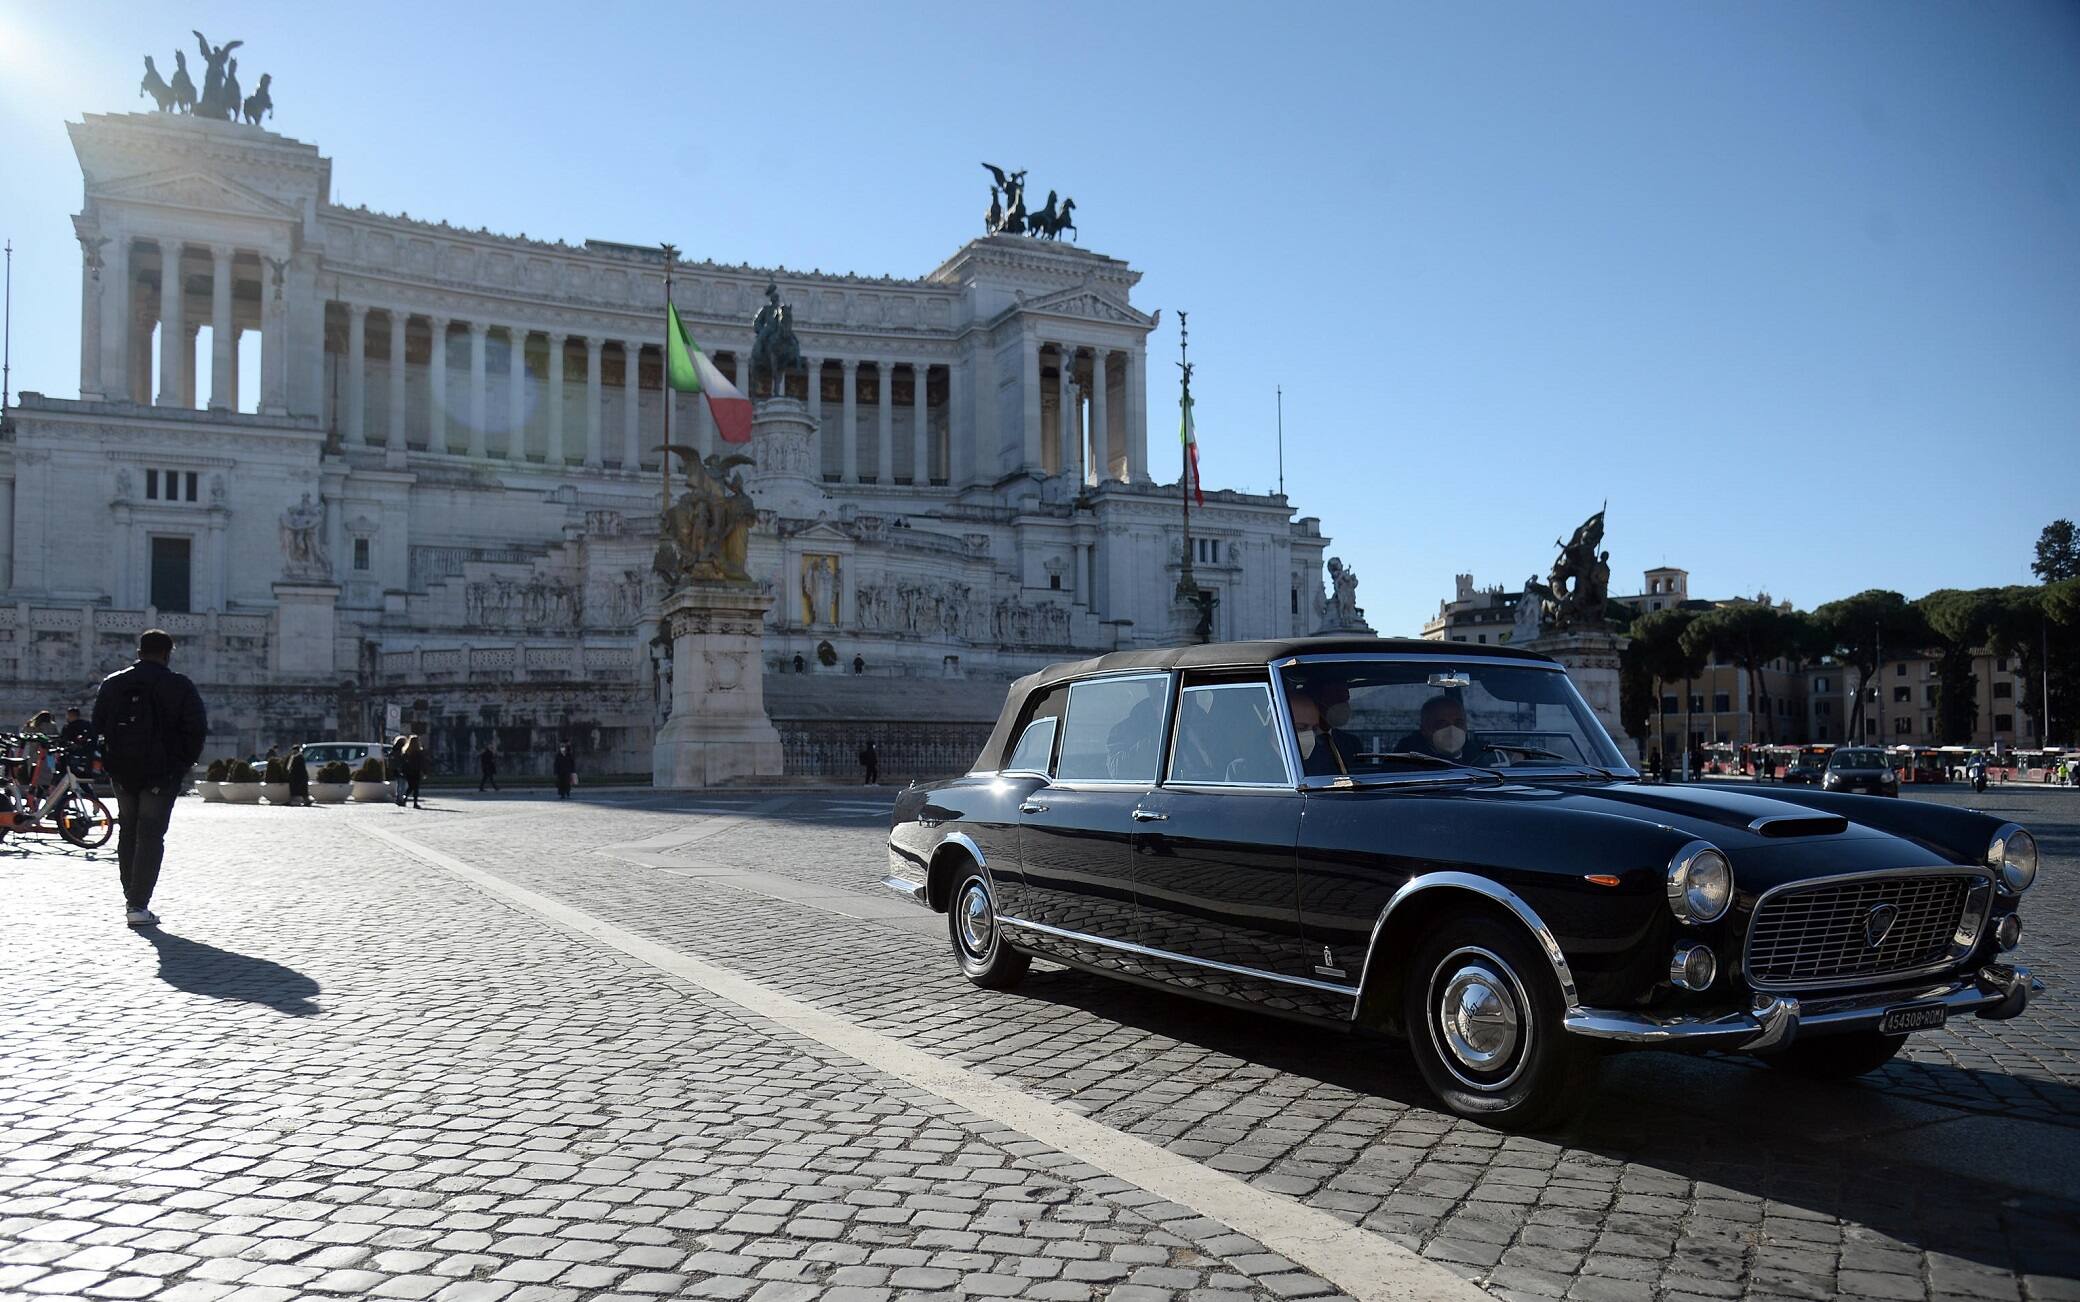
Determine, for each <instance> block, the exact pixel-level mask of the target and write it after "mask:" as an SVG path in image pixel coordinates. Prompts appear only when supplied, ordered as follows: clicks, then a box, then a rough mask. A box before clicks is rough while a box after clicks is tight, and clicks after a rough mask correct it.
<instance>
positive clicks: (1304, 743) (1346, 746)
mask: <svg viewBox="0 0 2080 1302" xmlns="http://www.w3.org/2000/svg"><path fill="white" fill-rule="evenodd" d="M1286 704H1287V705H1288V707H1290V708H1291V710H1292V712H1293V740H1294V741H1295V742H1297V743H1299V746H1300V770H1301V772H1303V773H1304V774H1306V775H1307V776H1308V777H1311V778H1325V777H1337V776H1339V775H1347V774H1349V772H1350V763H1351V760H1352V758H1353V757H1355V756H1356V755H1357V754H1358V752H1359V751H1360V750H1361V749H1362V747H1360V746H1359V745H1358V739H1357V738H1356V737H1353V736H1352V735H1351V734H1349V733H1347V732H1343V731H1341V730H1340V729H1338V728H1337V727H1336V726H1335V722H1334V721H1337V720H1339V719H1341V720H1348V719H1349V718H1350V714H1351V693H1350V689H1349V688H1348V687H1345V686H1344V685H1343V684H1342V683H1338V682H1328V683H1317V684H1314V685H1313V686H1311V687H1308V688H1305V689H1302V688H1299V687H1288V689H1287V691H1286Z"/></svg>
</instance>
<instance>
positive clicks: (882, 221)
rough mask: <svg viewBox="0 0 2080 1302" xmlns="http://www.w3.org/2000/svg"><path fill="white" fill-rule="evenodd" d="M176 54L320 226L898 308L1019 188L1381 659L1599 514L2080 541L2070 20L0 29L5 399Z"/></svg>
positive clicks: (683, 7)
mask: <svg viewBox="0 0 2080 1302" xmlns="http://www.w3.org/2000/svg"><path fill="white" fill-rule="evenodd" d="M776 14H783V15H784V17H783V18H781V19H779V20H777V21H775V20H773V19H772V18H770V17H769V16H771V15H776ZM195 26H200V27H201V28H202V29H203V30H204V31H205V32H206V33H208V35H209V36H210V38H211V39H212V40H213V41H218V42H221V41H224V40H229V39H234V38H240V39H243V40H244V41H245V42H246V45H245V47H244V49H242V50H241V51H240V56H241V58H240V63H241V67H240V71H241V73H242V75H243V79H244V81H245V82H246V84H247V85H248V86H250V85H252V84H253V83H254V82H256V81H257V80H258V77H259V74H260V73H262V72H271V73H273V74H274V79H275V86H274V98H275V102H276V104H277V105H278V113H279V118H278V120H277V121H276V122H275V123H274V125H275V126H276V127H277V128H278V129H279V130H281V131H283V132H285V133H287V134H289V135H293V136H295V137H298V138H300V139H303V140H308V141H312V142H315V143H316V144H318V145H319V146H320V147H321V148H323V149H324V150H325V152H326V153H327V154H329V155H330V156H331V157H332V158H333V159H334V160H335V169H334V174H333V176H334V185H335V195H334V197H335V198H336V199H338V200H342V201H344V202H347V203H366V204H368V205H369V206H371V207H374V208H377V209H381V210H385V211H391V212H396V211H400V210H402V211H408V212H410V213H412V214H414V215H421V216H429V217H435V218H445V219H447V220H449V221H453V222H456V223H458V224H467V225H471V226H477V225H488V226H490V227H492V228H493V229H494V230H500V231H506V232H521V231H524V232H527V233H528V234H531V235H535V236H552V237H557V238H563V239H570V240H582V239H585V238H587V237H601V238H608V239H618V240H625V241H631V242H638V243H643V242H650V241H656V240H665V239H669V240H672V241H674V242H676V243H678V244H679V245H680V246H682V247H683V248H685V249H686V250H688V252H689V253H690V254H691V255H692V256H695V257H708V258H713V259H716V260H720V261H727V262H738V261H745V262H751V263H754V264H766V263H785V264H788V265H792V266H802V267H822V268H824V269H843V270H850V271H858V272H864V273H869V274H880V273H883V272H888V273H894V274H902V275H918V274H922V273H923V272H925V271H927V270H929V269H930V268H931V267H933V266H934V265H936V264H937V263H938V262H939V261H940V260H941V259H942V258H944V257H945V256H946V255H947V254H948V253H950V252H951V251H952V250H953V249H954V248H955V247H957V246H958V245H959V243H960V242H961V241H962V240H965V239H967V238H968V237H970V236H971V235H974V234H977V233H978V232H979V230H980V223H981V215H982V210H983V208H984V207H985V206H986V205H987V201H988V194H987V178H986V175H985V173H984V172H983V171H982V169H981V168H980V167H979V166H977V162H978V160H981V159H989V160H990V161H992V162H1000V163H1005V164H1009V165H1013V166H1021V167H1026V168H1029V169H1030V170H1031V182H1032V184H1033V185H1035V186H1037V187H1038V188H1039V190H1040V191H1041V192H1042V193H1044V192H1045V191H1046V190H1047V189H1049V188H1055V189H1059V190H1062V191H1063V192H1064V193H1067V194H1071V195H1073V196H1075V198H1076V201H1077V216H1078V218H1079V219H1080V223H1081V226H1082V232H1083V240H1084V242H1085V244H1086V245H1088V246H1089V247H1092V248H1095V249H1098V250H1100V251H1103V252H1106V253H1110V254H1114V255H1117V256H1120V257H1124V258H1126V259H1128V260H1130V261H1131V262H1132V263H1133V264H1134V265H1135V266H1137V267H1140V268H1141V269H1143V270H1144V271H1145V272H1146V273H1147V278H1146V279H1145V280H1144V281H1143V282H1142V284H1141V287H1140V291H1139V293H1138V301H1139V302H1140V303H1141V304H1142V305H1143V306H1145V307H1150V308H1154V307H1161V308H1163V309H1164V313H1163V328H1162V329H1161V330H1160V331H1159V332H1158V333H1157V334H1156V336H1155V337H1154V338H1153V339H1152V340H1151V353H1152V356H1153V357H1155V358H1157V359H1160V360H1161V361H1163V362H1164V363H1167V362H1168V360H1169V359H1171V358H1173V357H1174V356H1175V355H1176V346H1177V332H1176V319H1177V309H1179V308H1184V309H1187V310H1188V311H1190V312H1191V314H1192V348H1193V352H1192V355H1193V359H1194V361H1196V362H1197V363H1198V373H1197V385H1196V389H1195V391H1196V393H1197V395H1198V398H1199V405H1198V410H1199V417H1200V419H1199V425H1200V438H1201V442H1202V456H1203V461H1204V465H1205V468H1206V474H1207V479H1208V482H1209V483H1211V484H1214V485H1217V486H1222V485H1224V486H1233V487H1246V488H1252V489H1257V490H1263V489H1266V488H1268V487H1270V486H1271V485H1272V483H1273V482H1274V480H1275V479H1276V475H1277V470H1276V458H1275V450H1274V442H1273V418H1274V407H1273V396H1272V393H1273V385H1275V384H1283V385H1284V386H1285V391H1286V404H1285V406H1286V411H1285V415H1286V422H1285V423H1286V480H1287V487H1288V491H1289V492H1290V493H1291V495H1292V498H1293V500H1294V501H1295V502H1296V503H1297V504H1299V506H1300V507H1301V508H1302V509H1303V510H1304V511H1305V512H1307V513H1309V514H1315V515H1319V516H1320V517H1321V519H1322V527H1323V529H1324V530H1325V531H1326V532H1328V533H1329V534H1331V535H1333V536H1334V539H1335V543H1334V546H1333V547H1332V549H1331V550H1332V552H1334V553H1335V554H1338V555H1341V556H1343V557H1345V558H1346V559H1347V560H1349V561H1350V562H1351V563H1352V564H1353V565H1354V566H1355V567H1356V568H1357V570H1358V573H1359V575H1360V577H1361V585H1360V590H1359V597H1360V600H1361V602H1362V604H1363V605H1365V607H1366V608H1367V610H1368V612H1369V613H1370V615H1371V617H1372V620H1373V623H1374V624H1375V625H1377V626H1378V627H1380V628H1381V630H1382V631H1388V632H1406V631H1413V630H1414V629H1415V627H1416V626H1417V625H1418V624H1420V622H1421V621H1422V619H1423V618H1424V617H1425V616H1426V615H1427V614H1428V613H1430V612H1431V611H1432V610H1433V609H1434V608H1435V605H1436V602H1437V601H1438V599H1439V598H1440V597H1442V596H1444V595H1446V594H1448V593H1449V591H1450V589H1451V585H1452V575H1453V574H1454V572H1456V571H1461V570H1470V571H1472V572H1473V573H1474V574H1475V575H1476V576H1478V578H1479V579H1480V581H1481V582H1482V583H1489V582H1497V581H1507V582H1510V583H1517V582H1521V581H1522V579H1523V578H1524V576H1526V575H1527V574H1530V573H1532V572H1533V571H1534V570H1536V571H1540V572H1543V570H1544V569H1545V567H1546V566H1547V565H1548V564H1549V563H1550V562H1551V559H1552V550H1553V549H1552V544H1553V540H1554V539H1555V538H1556V537H1558V536H1561V535H1563V534H1564V533H1565V532H1566V531H1567V530H1569V529H1571V528H1572V527H1573V526H1574V525H1575V524H1576V523H1577V522H1578V521H1580V520H1581V519H1582V518H1583V517H1584V516H1586V515H1587V514H1588V513H1589V512H1591V511H1593V510H1595V509H1596V507H1597V505H1598V503H1600V502H1601V501H1602V500H1603V499H1605V498H1606V497H1607V498H1609V499H1610V522H1609V528H1610V532H1609V546H1610V548H1611V551H1612V566H1613V568H1614V570H1615V571H1616V576H1617V577H1616V582H1617V585H1618V586H1619V587H1620V588H1621V589H1623V588H1629V587H1630V586H1631V585H1632V583H1633V582H1634V581H1635V576H1636V574H1637V572H1638V571H1639V570H1640V569H1641V568H1643V567H1645V566H1650V565H1655V564H1659V563H1663V562H1666V563H1669V564H1676V565H1683V566H1685V567H1687V568H1688V569H1690V571H1691V572H1692V576H1693V578H1692V590H1693V592H1697V593H1700V594H1707V595H1723V594H1728V593H1732V592H1749V593H1752V592H1754V591H1755V590H1757V589H1758V588H1767V589H1768V590H1769V591H1770V592H1772V593H1773V594H1775V595H1777V596H1779V597H1789V598H1791V599H1792V600H1794V601H1796V602H1798V603H1799V604H1800V605H1809V604H1812V603H1816V602H1819V601H1824V600H1827V599H1829V598H1832V597H1835V596H1839V595H1843V594H1845V593H1847V592H1850V591H1854V590H1857V589H1860V588H1864V587H1868V586H1872V585H1884V586H1889V587H1895V588H1899V589H1901V590H1903V591H1905V592H1907V593H1908V594H1909V595H1916V594H1919V593H1921V592H1923V591H1926V590H1928V589H1930V588H1935V587H1943V586H1952V585H1978V584H1992V583H2007V582H2023V581H2027V580H2028V573H2027V568H2026V566H2027V562H2028V558H2029V555H2030V549H2031V544H2032V542H2033V540H2034V538H2035V536H2036V533H2037V530H2038V529H2039V528H2040V527H2041V526H2042V525H2043V524H2044V523H2045V522H2046V521H2048V520H2050V519H2051V518H2053V517H2054V516H2059V515H2066V516H2080V6H2075V5H2072V4H2066V3H2045V4H1977V5H1965V4H1945V3H1919V4H1901V3H1894V2H1893V0H1875V2H1872V3H1829V4H1822V5H1814V4H1803V3H1748V2H1745V0H1744V2H1742V3H1694V4H1682V5H1653V4H1639V3H1635V4H1575V5H1547V4H1534V3H1522V4H1510V5H1491V4H1465V3H1451V4H1444V3H1439V4H1435V5H1424V6H1409V5H1396V6H1391V7H1388V6H1380V5H1363V6H1357V5H1353V6H1349V7H1339V8H1331V7H1327V6H1313V5H1286V6H1267V5H1253V6H1248V7H1242V6H1222V5H1207V4H1190V5H1186V4H1174V5H1157V4H1139V3H1136V4H1120V3H1117V2H1116V0H1112V2H1108V3H1081V2H1078V0H1067V2H1064V0H1055V2H1052V3H1047V4H1020V5H976V4H952V3H948V4H921V3H920V4H888V5H862V4H857V3H844V4H837V3H790V4H787V5H784V6H773V5H764V4H709V3H702V4H680V5H657V4H644V5H617V4H611V3H607V4H593V5H587V6H578V7H575V8H574V7H572V6H570V5H554V6H551V5H543V4H533V3H526V2H525V0H516V2H515V3H508V4H500V5H495V6H493V5H483V6H478V5H461V4H453V5H450V4H430V3H423V2H422V3H417V4H411V5H392V4H388V3H381V2H378V0H365V2H364V3H359V4H356V5H354V6H352V7H351V9H350V10H347V11H342V10H340V9H338V8H337V7H336V6H314V5H293V4H285V3H279V2H277V3H269V4H243V5H233V4H213V3H191V4H187V5H183V6H180V7H178V8H168V7H166V6H164V5H159V4H136V5H114V4H95V3H74V4H68V5H64V6H60V5H57V4H55V3H36V4H24V3H20V2H19V0H0V167H4V169H5V179H4V181H0V234H5V235H7V236H10V237H11V238H12V239H13V240H14V244H15V249H16V253H15V314H14V321H15V339H14V379H15V386H16V388H17V389H20V388H30V389H40V390H42V391H45V392H47V393H52V394H57V395H64V396H70V395H72V394H74V393H75V392H76V391H77V384H78V370H77V365H78V364H77V359H76V351H77V343H76V340H77V337H78V334H77V332H78V312H79V299H78V295H79V252H78V247H77V245H76V244H75V243H74V241H73V239H72V237H71V233H70V228H69V226H68V221H67V219H68V215H69V214H70V213H72V212H73V211H75V210H76V209H77V207H78V205H79V201H80V185H79V173H78V168H77V164H76V162H75V161H74V159H73V156H72V152H71V149H70V146H69V143H68V141H67V139H66V137H65V134H64V131H63V127H62V122H63V121H64V120H65V119H68V118H70V119H77V118H78V117H79V115H80V113H81V112H82V111H88V110H92V111H107V110H124V109H134V108H138V107H140V101H139V100H138V99H137V98H136V86H137V80H138V77H139V74H140V72H141V70H142V63H141V58H140V56H141V55H143V54H144V53H147V52H150V53H153V54H155V55H156V56H158V58H159V61H160V62H161V64H162V65H163V64H166V63H167V59H168V55H169V54H170V53H171V51H172V50H173V49H174V48H176V47H181V48H189V47H191V46H192V44H193V40H194V38H193V37H192V36H190V35H189V28H191V27H195ZM1151 370H1152V372H1153V377H1152V382H1153V392H1152V393H1151V395H1150V402H1149V410H1150V412H1151V414H1152V416H1151V426H1152V429H1151V443H1152V449H1153V459H1154V463H1155V465H1156V466H1158V467H1166V466H1167V467H1174V464H1175V462H1174V455H1175V444H1174V443H1173V442H1171V441H1170V434H1169V429H1170V419H1171V418H1169V417H1168V416H1166V415H1164V414H1163V413H1165V412H1166V411H1169V410H1174V407H1173V406H1171V405H1170V404H1172V403H1173V402H1174V388H1173V387H1172V386H1173V383H1174V372H1173V369H1172V368H1170V367H1168V366H1167V365H1164V366H1161V367H1152V368H1151ZM1170 473H1171V474H1173V475H1174V473H1175V471H1174V468H1173V469H1171V470H1170Z"/></svg>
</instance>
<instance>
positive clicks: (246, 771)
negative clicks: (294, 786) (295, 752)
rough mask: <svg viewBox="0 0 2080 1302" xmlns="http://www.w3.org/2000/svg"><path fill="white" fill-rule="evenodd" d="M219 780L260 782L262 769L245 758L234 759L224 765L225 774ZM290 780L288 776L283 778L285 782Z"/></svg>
mask: <svg viewBox="0 0 2080 1302" xmlns="http://www.w3.org/2000/svg"><path fill="white" fill-rule="evenodd" d="M218 780H219V781H222V782H258V781H259V780H260V770H258V769H256V768H254V767H253V766H252V765H250V764H248V763H246V762H245V761H244V760H233V761H231V763H229V764H228V765H226V766H225V767H224V776H223V777H222V778H220V779H218ZM288 780H289V779H287V778H283V779H282V781H284V782H287V781H288Z"/></svg>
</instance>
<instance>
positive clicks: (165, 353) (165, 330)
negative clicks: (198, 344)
mask: <svg viewBox="0 0 2080 1302" xmlns="http://www.w3.org/2000/svg"><path fill="white" fill-rule="evenodd" d="M181 298H182V294H181V246H180V243H179V241H174V242H172V243H164V242H162V243H161V244H160V245H159V401H158V405H159V406H161V407H180V406H184V405H185V404H184V403H183V402H182V400H181V399H182V395H181V372H182V371H183V370H185V369H186V368H185V367H184V366H183V365H182V345H183V344H184V343H185V342H186V341H187V338H188V323H187V321H186V319H185V318H184V317H183V316H182V313H181V309H182V303H181Z"/></svg>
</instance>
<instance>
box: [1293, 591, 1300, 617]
mask: <svg viewBox="0 0 2080 1302" xmlns="http://www.w3.org/2000/svg"><path fill="white" fill-rule="evenodd" d="M1293 613H1294V614H1295V615H1297V614H1299V613H1300V589H1298V588H1295V589H1293Z"/></svg>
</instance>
